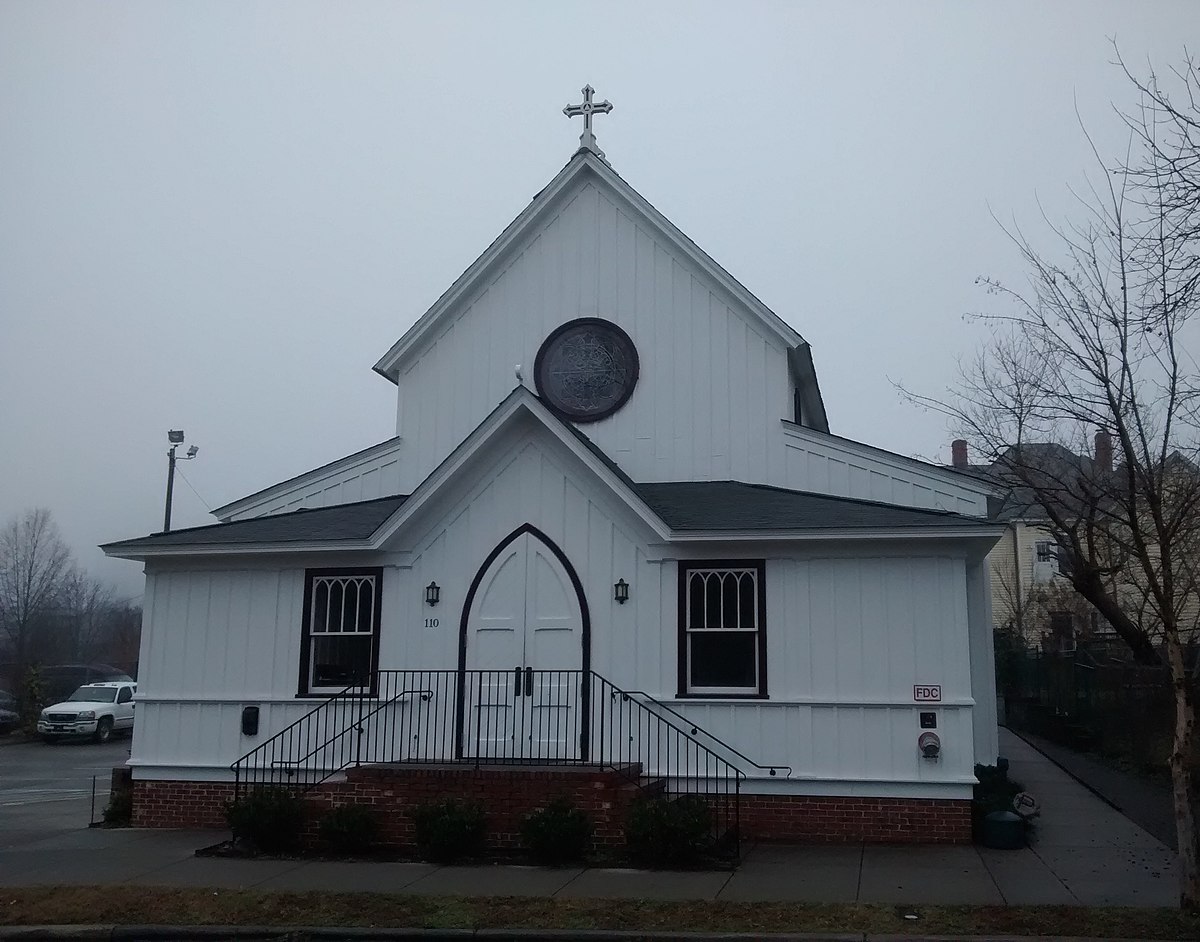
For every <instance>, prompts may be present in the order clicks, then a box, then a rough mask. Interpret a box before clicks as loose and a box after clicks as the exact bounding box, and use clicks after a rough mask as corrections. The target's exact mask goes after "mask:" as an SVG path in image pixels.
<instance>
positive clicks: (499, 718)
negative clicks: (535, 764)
mask: <svg viewBox="0 0 1200 942" xmlns="http://www.w3.org/2000/svg"><path fill="white" fill-rule="evenodd" d="M590 636H591V625H590V619H589V617H588V607H587V599H586V598H585V597H584V594H583V585H582V583H581V582H580V581H579V576H578V574H577V573H576V572H575V568H574V567H573V566H572V565H571V562H570V560H569V559H567V557H566V555H565V554H564V553H563V551H562V550H561V549H560V548H559V547H558V546H557V545H556V544H555V543H554V542H553V541H552V540H551V539H550V538H549V537H547V536H546V535H545V534H544V533H542V532H541V531H540V530H538V529H537V528H536V527H534V526H533V525H532V524H528V523H527V524H525V525H523V526H521V527H518V528H517V529H516V530H514V531H513V532H512V533H510V534H509V535H508V536H507V537H505V538H504V539H503V540H501V542H500V544H499V545H498V546H497V547H496V548H495V549H494V550H492V552H491V553H490V554H489V555H488V557H487V558H486V559H485V560H484V561H483V564H482V565H481V566H480V568H479V571H478V572H477V573H476V574H475V578H474V580H473V581H472V583H471V587H470V589H469V590H468V592H467V598H466V601H465V603H464V605H463V612H462V620H461V623H460V629H459V649H458V666H459V673H460V682H459V722H458V727H459V728H458V750H457V751H458V754H459V756H460V758H465V759H489V760H493V761H504V760H509V761H551V762H553V761H559V762H561V761H575V760H579V759H583V758H586V753H587V739H588V736H587V728H586V726H587V724H586V723H585V722H584V720H585V718H586V717H587V715H588V710H587V696H588V687H589V685H588V684H587V683H586V676H587V675H586V671H587V670H588V668H589V665H590V661H591V658H590V642H591V637H590Z"/></svg>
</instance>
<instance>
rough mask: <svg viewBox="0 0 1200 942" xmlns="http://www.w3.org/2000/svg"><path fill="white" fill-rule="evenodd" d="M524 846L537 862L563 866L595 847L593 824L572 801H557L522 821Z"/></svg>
mask: <svg viewBox="0 0 1200 942" xmlns="http://www.w3.org/2000/svg"><path fill="white" fill-rule="evenodd" d="M521 844H522V846H524V848H525V849H526V850H527V851H528V852H529V856H530V857H532V858H533V860H534V862H535V863H539V864H543V865H545V866H550V867H559V866H562V865H563V864H565V863H571V862H572V861H576V860H581V859H582V858H583V856H584V855H585V854H586V853H587V852H588V850H589V849H590V848H591V846H592V822H591V821H589V820H588V816H587V814H585V813H584V812H583V811H582V810H581V809H579V808H576V807H575V806H574V805H573V804H571V803H570V802H569V801H567V800H565V799H562V798H559V799H555V800H554V801H552V802H550V804H548V805H547V806H546V807H545V808H539V809H538V810H537V811H534V812H533V813H532V814H530V815H529V816H527V817H526V818H525V820H524V821H522V822H521Z"/></svg>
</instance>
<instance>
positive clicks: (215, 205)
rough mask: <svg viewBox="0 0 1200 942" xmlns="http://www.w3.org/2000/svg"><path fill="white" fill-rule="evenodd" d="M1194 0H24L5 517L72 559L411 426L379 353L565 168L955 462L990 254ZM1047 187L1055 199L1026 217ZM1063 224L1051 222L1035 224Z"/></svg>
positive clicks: (1008, 259)
mask: <svg viewBox="0 0 1200 942" xmlns="http://www.w3.org/2000/svg"><path fill="white" fill-rule="evenodd" d="M1198 27H1200V5H1197V4H1196V3H1194V2H1176V3H1168V2H1158V3H1149V2H1143V3H1136V4H1134V3H1128V2H1095V0H1089V2H1075V3H1072V2H1057V3H1053V4H1048V3H1045V2H1031V3H1013V2H1009V3H962V2H946V3H903V4H898V3H893V2H879V3H832V2H825V3H802V2H786V3H765V2H758V3H753V2H750V3H745V2H744V3H738V4H732V3H699V2H687V3H663V2H656V3H646V2H640V3H626V2H609V3H605V4H587V5H585V4H570V5H568V4H562V3H557V2H554V3H550V2H547V3H532V2H508V3H504V4H492V3H487V4H485V3H436V4H434V3H395V2H390V3H368V2H357V3H354V4H348V3H334V2H329V3H312V2H289V3H254V2H229V3H190V4H182V3H161V2H144V3H135V2H110V3H103V4H97V3H84V2H78V3H55V2H12V0H9V2H7V3H4V4H3V5H0V327H2V333H0V337H2V343H0V449H2V451H0V454H2V455H3V458H2V460H0V520H3V519H8V518H10V517H11V516H12V515H14V514H16V513H19V512H21V511H22V510H24V509H25V508H29V507H34V506H45V507H48V508H50V509H51V510H52V511H53V513H54V516H55V518H56V520H57V521H58V524H59V525H60V527H61V528H62V530H63V532H64V534H65V536H66V537H67V539H68V541H69V542H70V544H71V546H72V547H73V549H74V550H75V552H76V554H77V558H78V560H79V561H80V562H81V563H82V564H83V565H84V566H86V567H87V568H88V569H89V570H90V571H91V572H92V573H93V575H96V576H97V577H100V578H103V579H106V580H111V581H113V582H114V583H116V585H117V586H118V588H119V590H120V591H121V592H123V593H125V594H127V595H129V596H134V597H136V596H137V595H138V594H140V592H141V576H140V572H139V569H138V566H137V565H136V564H134V563H129V562H123V561H117V560H107V559H105V558H104V557H103V556H102V554H101V553H100V552H99V550H97V549H96V548H95V547H96V544H98V543H100V542H105V541H109V540H116V539H121V538H125V537H132V536H137V535H140V534H143V533H148V532H151V531H153V530H157V529H160V528H161V524H162V509H163V507H162V505H163V491H164V485H165V476H166V448H167V441H166V431H167V429H169V428H182V429H184V430H185V431H186V433H187V442H188V444H196V445H198V446H199V448H200V452H199V456H198V457H197V458H196V460H194V461H190V462H186V463H184V464H182V465H181V470H182V471H183V474H184V475H185V477H184V478H182V479H180V480H178V481H177V482H176V485H177V486H176V489H175V508H174V524H175V526H177V527H178V526H190V525H196V524H203V523H206V522H212V518H211V517H209V515H208V508H209V507H215V506H218V505H220V504H222V503H225V502H228V501H230V500H233V499H235V498H237V497H240V496H243V495H245V494H248V493H250V492H252V491H255V490H258V489H259V488H262V487H265V486H267V485H270V484H272V483H275V482H277V481H279V480H282V479H284V478H287V477H290V476H292V475H294V474H297V473H300V472H303V471H305V470H307V469H309V468H311V467H314V466H316V465H318V464H321V463H324V462H326V461H329V460H332V459H334V458H337V457H339V456H341V455H344V454H347V453H349V452H351V451H354V450H357V449H359V448H362V447H365V446H367V445H369V444H372V443H374V442H377V441H380V440H382V439H384V438H387V437H388V436H389V435H391V434H392V432H393V427H394V418H395V400H394V387H393V386H392V385H391V384H390V383H388V382H387V381H385V380H384V379H382V378H381V377H380V376H378V375H376V374H375V373H373V372H372V371H371V366H372V365H373V364H374V362H375V361H376V359H377V358H378V357H379V356H381V355H382V354H383V353H384V352H385V351H386V350H387V349H388V348H389V347H390V346H391V344H392V343H393V342H394V341H395V340H396V339H397V338H399V337H400V335H401V334H402V333H403V332H404V331H405V329H406V328H407V327H408V326H409V325H410V324H412V322H413V321H414V320H415V319H416V318H417V317H419V316H420V315H421V314H422V313H423V312H424V311H425V310H426V309H427V308H428V307H429V305H430V304H432V303H433V301H434V300H435V299H436V298H437V297H438V296H439V295H440V294H441V293H442V291H443V290H444V289H445V288H446V287H447V286H448V285H449V284H450V283H451V282H452V281H453V280H454V279H455V278H456V277H457V276H458V275H459V274H460V273H461V272H462V271H463V270H464V269H465V268H466V267H467V266H468V265H469V264H470V263H471V262H472V261H473V260H474V259H475V258H476V256H477V255H478V254H479V253H480V252H482V251H483V250H484V249H485V248H486V247H487V245H488V244H489V242H491V240H492V239H493V238H494V237H495V236H496V235H497V234H498V233H499V232H500V230H501V229H503V228H504V226H506V225H507V224H508V223H509V222H510V221H511V220H512V218H513V217H514V216H515V215H516V214H517V213H518V212H520V210H521V209H522V208H523V207H524V206H525V205H526V203H527V202H528V201H529V199H530V198H531V197H532V196H533V194H534V193H535V192H537V191H538V190H539V189H541V187H543V186H544V185H545V184H546V183H547V182H548V181H549V180H550V179H551V178H552V177H553V175H554V174H555V173H556V172H557V171H558V170H559V169H560V168H561V166H562V165H563V164H564V163H565V162H566V161H567V159H568V158H569V157H570V156H571V154H572V152H573V151H574V149H575V147H576V146H577V143H578V135H579V133H580V130H581V129H580V127H579V124H580V122H579V121H578V120H575V121H570V120H568V119H567V118H566V117H565V116H564V115H563V114H562V108H563V106H564V105H566V104H568V103H573V102H576V101H578V100H579V89H580V87H581V86H582V85H583V84H584V83H585V82H590V83H591V84H592V85H593V86H595V88H596V91H597V97H598V98H607V99H608V100H610V101H611V102H612V103H613V105H614V110H613V112H612V113H611V114H609V115H603V116H599V117H598V118H597V119H596V124H595V130H596V135H597V138H598V140H599V143H600V146H601V147H602V148H603V149H604V150H605V152H606V153H607V155H608V158H609V160H610V161H611V163H612V165H613V167H614V168H615V169H616V170H617V172H619V173H620V174H621V175H622V176H623V177H624V178H625V179H626V180H627V181H628V182H629V183H630V184H631V185H632V186H634V187H635V188H636V189H637V190H638V191H639V192H641V193H642V194H643V195H644V196H645V197H646V198H647V199H649V200H650V201H651V202H652V203H653V204H654V205H655V206H656V207H657V208H658V209H660V210H661V211H662V212H663V213H665V214H666V215H667V216H668V217H669V218H670V219H671V220H672V221H673V222H674V223H675V224H676V225H678V226H679V227H680V228H681V229H682V230H683V231H684V232H686V233H687V234H688V235H689V236H691V237H692V238H693V239H694V240H695V241H696V242H697V243H698V244H699V245H700V246H701V247H703V248H704V249H705V250H706V251H707V252H708V253H709V254H710V255H712V256H713V257H714V258H715V259H716V260H717V261H718V262H719V263H720V264H722V265H723V266H724V267H725V268H727V269H728V270H729V271H730V272H731V273H732V274H733V275H734V276H735V277H737V278H738V279H739V280H740V281H741V282H742V283H743V284H745V285H746V286H747V287H748V288H749V289H750V290H751V291H753V292H754V293H755V294H756V295H757V296H758V297H760V298H761V299H762V300H763V301H764V302H765V303H766V304H767V305H768V306H769V307H771V308H772V309H773V310H774V311H775V312H776V313H778V314H779V315H780V316H781V317H783V318H784V319H785V320H786V321H788V322H789V323H790V324H792V325H793V326H794V327H795V328H796V329H797V330H798V331H799V332H800V333H801V335H802V336H804V338H805V339H806V340H808V341H809V342H810V343H811V344H812V346H813V354H814V358H815V361H816V366H817V371H818V375H819V377H820V380H821V385H822V391H823V394H824V398H825V403H826V407H827V410H828V414H829V419H830V424H831V429H832V430H833V431H834V432H836V433H838V434H841V435H845V436H848V437H851V438H856V439H860V440H862V441H866V442H869V443H871V444H874V445H877V446H880V447H883V448H887V449H891V450H894V451H898V452H901V453H903V454H910V455H919V456H924V457H927V458H932V459H935V460H948V443H949V437H950V435H949V432H948V430H947V428H946V425H945V421H944V419H942V418H941V417H939V416H936V415H932V414H928V413H924V412H922V411H920V410H918V409H916V408H914V407H913V406H912V405H910V404H907V403H906V402H904V401H903V400H902V399H901V398H900V397H899V395H898V394H897V392H896V389H895V387H894V385H893V384H894V383H895V382H897V381H903V382H905V383H906V384H908V385H912V386H915V387H918V388H921V389H924V390H927V391H932V392H936V391H939V390H941V389H943V388H945V386H946V385H947V384H948V383H950V382H951V381H952V380H953V377H954V371H955V368H956V361H957V358H959V357H961V356H966V355H969V354H970V352H971V351H972V350H973V349H974V348H975V346H976V345H977V344H978V343H979V342H980V339H981V335H980V328H979V327H978V326H977V325H975V324H972V323H970V322H968V321H966V320H964V318H963V315H964V314H965V313H967V312H971V311H977V310H980V309H981V308H985V307H986V306H987V305H988V304H989V303H991V299H990V298H988V297H987V296H986V295H985V294H984V293H983V291H982V290H981V289H980V288H979V287H978V286H977V285H976V284H975V279H976V278H977V277H978V276H980V275H991V276H996V277H1000V278H1002V279H1007V280H1010V281H1016V280H1019V279H1020V278H1021V277H1022V272H1021V269H1020V268H1019V266H1018V262H1017V258H1016V253H1015V251H1014V250H1013V248H1012V246H1011V245H1010V244H1009V243H1008V241H1007V239H1006V237H1005V235H1004V234H1003V232H1002V231H1001V230H1000V227H999V225H998V223H997V221H996V218H993V217H998V218H999V219H1000V220H1003V221H1011V220H1017V221H1019V222H1021V223H1022V224H1023V225H1025V226H1026V229H1027V231H1028V233H1029V234H1030V235H1032V236H1033V237H1034V238H1035V239H1039V238H1040V233H1042V232H1043V231H1044V224H1043V223H1042V222H1041V220H1040V213H1041V212H1042V211H1043V210H1044V211H1045V212H1046V213H1047V215H1049V216H1050V217H1051V218H1052V219H1058V218H1061V217H1062V216H1063V215H1064V214H1066V213H1076V214H1077V213H1078V212H1079V210H1078V208H1077V207H1075V206H1074V205H1073V198H1072V196H1071V194H1070V192H1069V189H1068V188H1069V187H1070V186H1076V187H1078V186H1080V185H1081V184H1082V183H1083V181H1084V174H1085V173H1092V174H1093V175H1095V173H1096V167H1095V164H1094V160H1093V158H1092V156H1091V153H1090V150H1089V146H1088V143H1087V141H1086V139H1085V138H1084V136H1083V134H1082V131H1081V129H1080V121H1081V120H1082V122H1083V123H1084V124H1086V126H1087V128H1088V129H1089V131H1090V132H1091V133H1092V135H1093V138H1094V140H1095V141H1096V144H1097V147H1098V148H1099V150H1100V152H1101V153H1102V154H1103V155H1104V156H1105V157H1115V156H1119V155H1120V154H1121V153H1122V152H1123V150H1124V148H1125V144H1126V139H1127V135H1126V133H1125V132H1124V130H1123V128H1122V125H1121V123H1120V121H1119V119H1118V117H1117V116H1116V115H1115V114H1114V112H1113V106H1114V104H1116V105H1118V106H1125V105H1128V104H1131V103H1132V102H1133V101H1134V94H1133V89H1132V87H1131V86H1130V85H1129V83H1128V81H1127V79H1126V78H1125V77H1124V76H1123V75H1122V73H1121V72H1120V70H1119V69H1118V68H1117V67H1116V66H1114V65H1113V60H1114V50H1113V46H1112V42H1111V41H1112V40H1114V39H1115V40H1116V42H1117V43H1118V44H1119V47H1120V50H1121V53H1122V54H1123V56H1124V57H1125V58H1126V59H1127V60H1128V61H1129V62H1130V63H1131V64H1132V65H1133V67H1134V68H1135V69H1141V70H1143V71H1145V70H1146V69H1148V68H1149V64H1151V63H1152V64H1153V66H1154V67H1156V68H1157V69H1159V70H1160V71H1163V70H1165V69H1166V68H1168V67H1169V66H1172V65H1177V64H1178V63H1179V62H1180V61H1181V59H1182V54H1183V43H1184V41H1185V40H1186V39H1188V38H1189V37H1191V38H1194V37H1196V36H1197V35H1200V29H1198ZM1039 206H1040V208H1039ZM1046 244H1047V245H1048V246H1050V245H1052V242H1050V241H1049V240H1047V242H1046Z"/></svg>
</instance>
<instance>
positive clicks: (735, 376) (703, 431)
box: [397, 182, 791, 487]
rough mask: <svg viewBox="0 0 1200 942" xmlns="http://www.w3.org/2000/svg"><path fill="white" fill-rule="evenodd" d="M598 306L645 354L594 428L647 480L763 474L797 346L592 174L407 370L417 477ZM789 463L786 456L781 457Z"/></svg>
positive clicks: (785, 407) (404, 404) (403, 402)
mask: <svg viewBox="0 0 1200 942" xmlns="http://www.w3.org/2000/svg"><path fill="white" fill-rule="evenodd" d="M589 316H599V317H604V318H606V319H608V320H611V321H613V322H614V323H617V324H619V325H620V326H621V327H622V328H624V329H625V330H626V331H627V332H628V333H629V335H630V337H632V338H633V341H634V343H635V344H636V345H637V348H638V350H639V353H640V356H641V377H640V379H639V381H638V385H637V388H636V390H635V392H634V394H633V397H632V398H631V399H630V400H629V402H628V403H626V405H625V406H624V407H623V408H622V409H621V411H619V412H618V413H617V414H616V415H614V416H612V417H610V418H608V419H605V420H603V421H601V422H596V423H592V424H589V425H587V426H586V427H585V429H584V431H585V432H586V433H587V434H588V436H589V437H591V438H592V439H593V440H594V441H595V442H596V443H597V444H598V445H599V446H600V447H601V448H602V449H603V450H604V451H605V452H606V453H607V454H609V455H610V456H611V457H612V458H614V459H615V460H616V461H617V463H618V464H620V465H621V467H622V468H623V469H624V470H625V471H626V472H627V473H629V474H630V475H631V476H632V477H633V478H634V479H635V480H643V481H663V480H706V479H722V478H738V479H743V480H758V479H759V478H760V476H761V473H762V469H763V468H764V467H765V466H766V463H767V450H768V442H771V443H773V444H772V445H771V447H772V448H774V449H775V450H776V451H777V452H779V456H778V457H779V458H781V457H782V451H781V442H780V435H779V429H778V422H779V420H780V419H782V418H786V417H788V416H789V414H790V410H791V392H790V380H789V372H788V365H787V350H786V347H785V346H784V344H783V343H782V341H780V340H779V339H778V338H777V337H774V336H771V337H768V336H766V335H765V334H764V333H763V332H762V330H761V328H760V327H759V325H758V323H757V321H756V320H755V318H753V317H752V316H750V315H749V314H748V313H746V312H744V311H742V310H741V309H740V308H739V307H738V305H737V302H735V301H734V300H733V299H732V298H731V297H730V296H729V295H728V294H727V293H725V292H724V291H723V290H722V289H721V288H720V287H719V286H718V285H717V284H716V283H715V282H713V281H712V280H711V279H710V278H709V277H708V276H707V275H706V274H704V273H703V272H702V271H701V270H700V269H699V268H698V267H697V266H696V265H695V264H694V263H692V262H691V261H690V260H687V259H685V258H683V257H681V256H679V255H678V254H676V253H675V252H674V251H673V250H672V249H671V248H670V247H669V246H668V244H666V243H665V242H663V241H660V240H659V239H657V238H656V237H655V235H654V234H653V233H652V232H651V231H650V230H649V229H648V228H646V227H645V226H644V225H641V224H639V221H638V217H637V216H636V215H635V214H634V213H633V212H631V211H630V210H629V208H628V207H626V206H624V205H622V204H621V203H620V202H619V201H618V197H616V196H615V194H613V193H611V192H608V191H607V190H602V188H601V187H600V186H598V185H596V184H595V183H594V182H588V183H586V184H581V185H580V186H579V187H578V188H577V189H575V190H574V191H573V192H572V193H571V194H570V195H569V197H568V198H567V199H566V201H565V203H564V205H563V206H562V207H561V209H560V210H559V211H558V212H557V213H556V214H554V215H553V216H552V217H551V218H550V219H549V221H548V222H547V223H546V224H545V225H544V226H543V227H542V228H541V230H540V231H538V232H536V233H534V234H533V235H532V237H531V238H530V239H529V240H527V241H526V243H525V244H524V245H523V246H520V247H518V248H517V249H516V250H515V251H514V253H513V254H512V255H511V256H510V258H509V259H508V261H507V262H506V264H505V265H504V266H503V267H502V268H501V269H500V270H498V271H496V272H495V273H494V274H493V275H492V277H491V278H490V280H489V281H487V282H486V283H485V284H484V285H483V287H482V288H481V289H480V290H479V291H478V292H477V293H476V295H475V296H474V297H472V298H470V299H468V300H467V301H465V302H464V303H463V305H462V307H461V309H460V310H459V311H458V312H457V313H456V315H454V316H451V317H450V318H448V320H447V321H446V322H445V324H444V326H443V329H442V330H441V332H440V334H439V335H438V336H437V337H436V338H434V339H433V340H432V341H431V342H429V343H428V344H427V345H426V346H425V347H424V349H423V350H421V352H420V354H419V356H418V357H417V358H416V359H415V360H414V361H413V362H412V363H411V365H410V366H409V367H408V369H407V371H406V372H405V373H404V374H403V375H402V376H401V378H400V382H399V390H398V403H399V410H398V420H397V432H398V434H400V435H403V436H404V438H405V440H406V441H407V442H408V443H409V444H410V447H409V448H407V449H406V450H405V452H404V465H403V479H404V481H405V486H407V487H414V486H415V485H416V484H417V483H419V481H420V480H421V479H422V478H423V477H424V476H425V475H426V474H427V473H428V472H429V471H430V470H431V469H432V468H433V467H434V466H435V465H436V464H437V463H438V462H439V461H440V460H441V459H442V458H444V457H445V456H446V455H447V454H448V453H449V452H450V450H451V449H453V448H454V447H455V446H456V445H457V444H458V443H459V442H460V441H461V440H462V439H463V438H465V437H466V435H467V434H468V433H469V432H470V431H471V429H472V428H474V427H475V426H476V425H477V424H478V423H479V422H480V421H481V420H482V419H483V418H484V417H485V416H486V415H487V414H488V413H489V412H490V411H491V410H492V409H493V408H494V407H495V405H496V404H497V403H498V402H499V401H500V400H501V399H503V398H504V396H506V395H507V394H508V393H509V392H510V391H511V390H512V388H513V386H514V385H515V384H516V378H515V376H514V372H513V368H514V366H515V365H516V364H521V365H522V367H523V371H524V375H525V376H526V378H527V382H528V383H529V384H530V385H531V386H532V383H533V366H534V360H535V358H536V355H537V352H538V348H539V347H540V346H541V343H542V341H543V340H544V339H545V338H546V336H547V335H548V334H549V333H550V332H551V331H552V330H553V329H554V328H555V327H557V326H559V325H560V324H562V323H565V322H566V321H569V320H572V319H574V318H576V317H589ZM776 463H777V464H780V463H781V462H780V461H778V460H777V462H776Z"/></svg>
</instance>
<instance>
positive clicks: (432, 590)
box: [425, 582, 442, 605]
mask: <svg viewBox="0 0 1200 942" xmlns="http://www.w3.org/2000/svg"><path fill="white" fill-rule="evenodd" d="M441 598H442V587H441V586H440V585H438V584H437V583H436V582H431V583H429V585H427V586H425V604H426V605H437V603H438V602H439V601H440V600H441Z"/></svg>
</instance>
